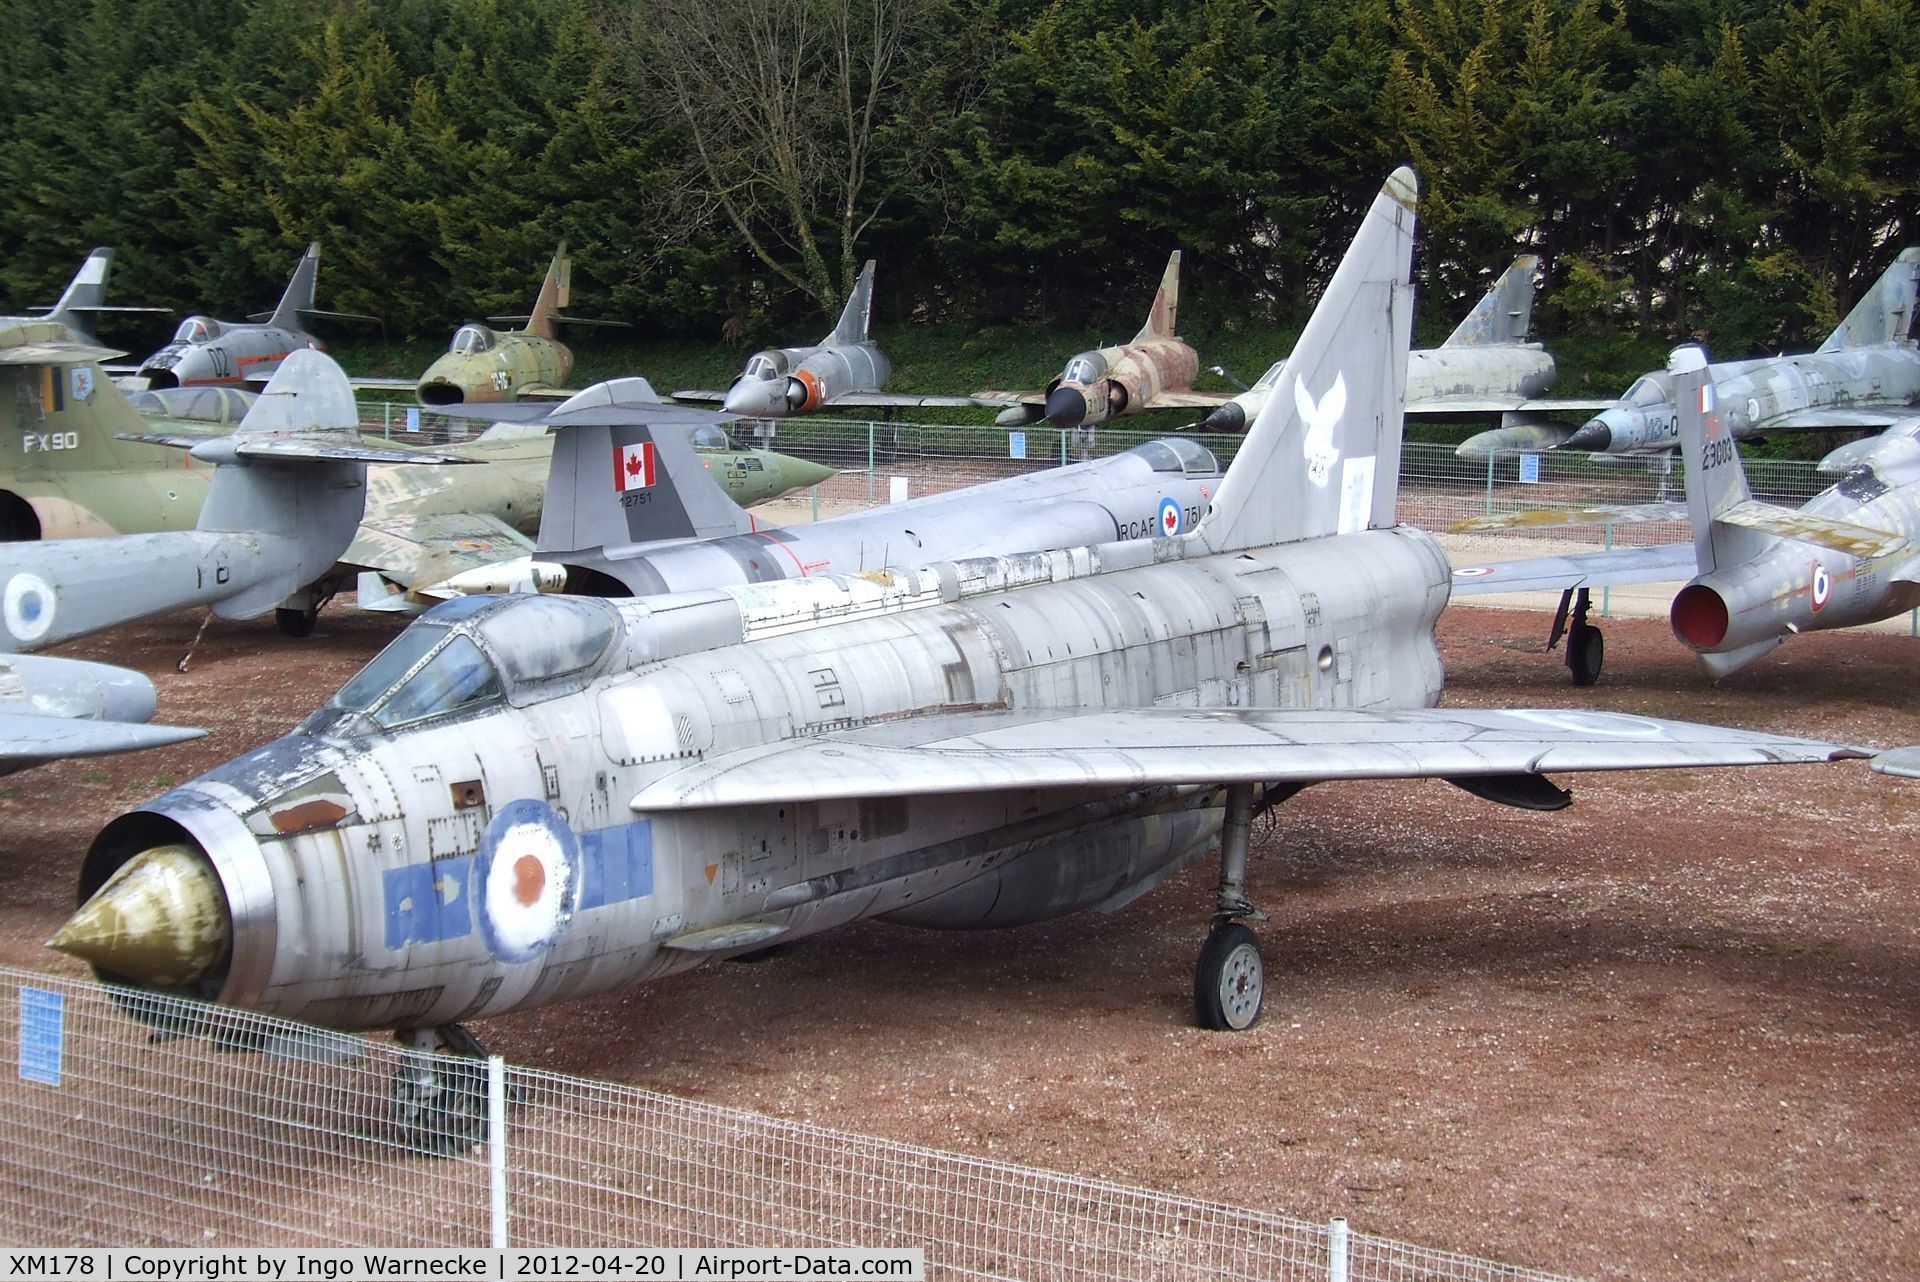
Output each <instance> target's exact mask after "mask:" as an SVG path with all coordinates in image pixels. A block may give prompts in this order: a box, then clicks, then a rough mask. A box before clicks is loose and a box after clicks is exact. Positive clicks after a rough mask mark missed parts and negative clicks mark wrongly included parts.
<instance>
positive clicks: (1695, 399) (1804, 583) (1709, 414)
mask: <svg viewBox="0 0 1920 1282" xmlns="http://www.w3.org/2000/svg"><path fill="white" fill-rule="evenodd" d="M1713 368H1714V367H1712V366H1710V365H1708V364H1707V358H1706V355H1705V353H1704V352H1702V351H1701V349H1700V348H1698V347H1691V346H1689V347H1681V348H1677V349H1675V351H1674V353H1673V357H1672V361H1671V363H1670V364H1669V366H1668V368H1667V371H1666V374H1667V385H1668V386H1670V387H1671V388H1672V389H1673V393H1674V396H1675V397H1676V398H1677V400H1678V404H1679V405H1680V410H1679V412H1678V415H1677V424H1676V426H1677V428H1678V431H1679V444H1680V449H1681V453H1682V455H1683V457H1684V458H1685V461H1686V479H1687V504H1686V513H1685V514H1686V515H1687V517H1688V518H1689V519H1691V521H1692V523H1693V542H1692V543H1691V544H1685V543H1672V544H1660V545H1655V546H1652V547H1639V548H1618V549H1613V550H1609V551H1602V552H1588V553H1579V554H1575V555H1572V556H1562V557H1539V558H1530V559H1526V560H1517V561H1504V562H1502V561H1496V562H1492V563H1489V564H1486V565H1477V566H1463V567H1461V568H1460V569H1457V570H1455V571H1454V576H1455V577H1454V589H1453V590H1454V592H1455V594H1456V595H1470V594H1474V593H1481V592H1524V591H1530V590H1534V589H1540V588H1546V589H1559V590H1560V592H1561V599H1560V609H1559V611H1558V613H1557V615H1556V616H1555V620H1554V625H1553V632H1552V634H1551V636H1550V638H1549V641H1548V645H1549V648H1551V647H1552V645H1553V643H1554V642H1557V641H1558V640H1559V639H1560V637H1561V635H1562V634H1563V633H1564V635H1565V636H1566V638H1567V666H1568V667H1569V668H1570V669H1571V670H1572V672H1573V680H1574V684H1576V685H1591V684H1592V683H1593V682H1594V681H1595V680H1596V679H1598V677H1599V675H1600V668H1601V664H1602V662H1603V656H1604V655H1605V653H1606V651H1605V646H1604V643H1603V642H1602V640H1601V638H1600V630H1599V629H1598V628H1596V627H1594V626H1593V625H1591V624H1590V623H1588V622H1587V621H1586V616H1587V610H1588V604H1589V600H1588V593H1589V592H1590V591H1591V590H1592V589H1594V588H1600V587H1617V586H1619V585H1621V584H1627V583H1662V582H1666V581H1667V580H1670V579H1677V578H1686V577H1687V576H1692V577H1691V579H1690V581H1689V582H1688V583H1687V585H1686V586H1685V587H1683V588H1682V589H1681V590H1680V592H1679V595H1677V596H1675V597H1674V599H1673V606H1672V609H1671V610H1670V611H1669V621H1670V622H1671V624H1672V625H1673V633H1674V635H1675V636H1676V637H1678V638H1679V639H1680V640H1681V641H1682V642H1683V643H1684V644H1685V645H1687V646H1688V647H1689V648H1690V649H1692V650H1693V651H1694V652H1695V653H1696V654H1698V655H1699V656H1700V666H1701V668H1702V669H1703V670H1704V671H1705V672H1706V673H1707V674H1708V675H1709V676H1711V677H1713V678H1714V679H1715V680H1719V679H1720V678H1721V677H1724V676H1726V675H1727V674H1729V673H1731V672H1736V671H1738V670H1739V669H1740V668H1743V667H1745V666H1746V665H1747V664H1749V663H1752V662H1753V661H1754V660H1755V659H1757V658H1759V657H1760V656H1762V655H1764V654H1766V653H1767V652H1768V651H1770V650H1772V649H1773V648H1774V647H1775V646H1777V645H1779V644H1780V643H1781V642H1782V641H1784V640H1786V639H1787V637H1788V636H1791V635H1793V634H1795V633H1799V632H1811V631H1815V630H1817V629H1824V628H1849V627H1857V626H1859V625H1861V624H1863V623H1874V622H1877V621H1879V620H1881V619H1890V618H1892V617H1893V616H1895V615H1897V614H1904V613H1905V612H1906V611H1908V610H1911V609H1914V608H1915V607H1916V606H1920V543H1916V542H1915V539H1916V538H1917V537H1920V441H1915V440H1914V439H1913V438H1912V437H1910V436H1906V435H1889V436H1884V437H1879V438H1875V439H1874V440H1873V441H1872V442H1870V444H1871V446H1872V448H1871V449H1870V450H1868V451H1866V452H1865V453H1864V454H1862V455H1861V457H1860V458H1859V460H1858V461H1857V462H1856V463H1855V465H1854V466H1853V468H1852V469H1851V470H1850V471H1848V473H1847V474H1846V475H1845V476H1844V477H1842V478H1841V479H1840V480H1839V482H1838V483H1837V484H1835V485H1834V486H1833V487H1832V488H1831V489H1828V490H1826V491H1825V492H1824V493H1821V494H1818V495H1815V496H1814V497H1813V498H1811V499H1809V500H1808V501H1807V502H1806V503H1805V504H1804V505H1803V506H1801V507H1800V508H1798V509H1791V508H1783V507H1776V506H1774V505H1773V504H1771V503H1762V502H1759V501H1757V500H1755V499H1754V498H1753V495H1752V492H1751V491H1750V490H1749V489H1748V487H1747V477H1746V472H1745V470H1744V469H1743V468H1742V466H1741V463H1740V451H1739V450H1738V449H1737V448H1736V447H1735V446H1734V431H1733V426H1732V424H1733V421H1734V416H1733V415H1732V414H1731V413H1730V412H1729V411H1728V410H1727V409H1726V407H1725V406H1723V405H1722V404H1721V403H1720V400H1719V386H1718V382H1717V380H1716V379H1715V377H1714V374H1713ZM1669 506H1670V505H1667V504H1655V505H1651V506H1650V507H1649V508H1648V509H1647V510H1646V511H1645V512H1644V515H1645V516H1647V517H1651V518H1654V519H1659V518H1663V517H1667V516H1670V515H1673V513H1670V512H1669V510H1668V509H1669ZM1555 515H1556V514H1552V513H1537V512H1523V513H1517V514H1511V515H1506V516H1497V517H1483V518H1479V519H1476V520H1473V521H1469V522H1465V523H1463V525H1462V526H1461V527H1459V528H1462V529H1471V530H1474V531H1489V530H1497V529H1502V528H1506V527H1509V526H1515V525H1525V526H1528V527H1532V528H1539V527H1541V526H1545V525H1550V524H1553V523H1555V522H1554V520H1553V519H1552V518H1553V517H1554V516H1555ZM1561 515H1563V516H1564V517H1565V521H1564V523H1575V522H1579V523H1588V522H1596V521H1606V520H1613V521H1619V520H1631V519H1635V518H1636V517H1640V516H1642V515H1643V513H1642V511H1641V510H1640V509H1635V508H1591V509H1584V510H1581V511H1577V512H1568V513H1565V514H1561Z"/></svg>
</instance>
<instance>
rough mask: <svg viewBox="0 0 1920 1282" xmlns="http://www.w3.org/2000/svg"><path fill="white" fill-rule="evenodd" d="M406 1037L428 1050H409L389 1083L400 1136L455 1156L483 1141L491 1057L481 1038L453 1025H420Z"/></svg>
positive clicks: (420, 1146) (408, 1143)
mask: <svg viewBox="0 0 1920 1282" xmlns="http://www.w3.org/2000/svg"><path fill="white" fill-rule="evenodd" d="M422 1034H425V1035H424V1036H423V1035H422ZM402 1041H403V1044H410V1046H411V1047H412V1049H415V1050H418V1051H422V1052H425V1053H422V1054H415V1055H407V1056H405V1058H404V1060H403V1062H402V1063H401V1064H400V1066H399V1067H398V1068H396V1069H394V1070H393V1079H392V1081H391V1082H389V1083H388V1089H389V1090H390V1092H391V1093H392V1098H393V1112H392V1114H391V1116H392V1118H393V1124H394V1127H395V1129H396V1130H397V1131H398V1132H399V1138H400V1142H401V1143H402V1144H405V1145H406V1146H407V1147H408V1148H411V1149H415V1150H417V1151H419V1152H422V1153H430V1154H433V1155H434V1156H436V1157H453V1156H456V1155H458V1154H461V1153H466V1152H470V1151H471V1150H472V1149H473V1147H474V1146H475V1145H476V1144H481V1143H484V1142H485V1141H486V1138H487V1062H486V1049H485V1048H484V1047H482V1046H481V1045H480V1042H479V1040H478V1039H477V1038H475V1037H474V1036H473V1034H471V1033H469V1032H467V1030H466V1029H464V1028H460V1027H458V1026H449V1027H447V1028H444V1029H434V1030H416V1031H415V1032H414V1034H413V1035H411V1036H403V1037H402ZM430 1046H431V1049H430Z"/></svg>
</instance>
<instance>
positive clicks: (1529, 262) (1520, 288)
mask: <svg viewBox="0 0 1920 1282" xmlns="http://www.w3.org/2000/svg"><path fill="white" fill-rule="evenodd" d="M1539 267H1540V260H1539V259H1538V258H1537V257H1535V256H1534V255H1532V254H1522V255H1520V257H1518V258H1516V259H1514V260H1513V266H1511V267H1509V268H1507V270H1505V271H1504V272H1501V273H1500V279H1498V280H1496V281H1494V282H1493V288H1492V289H1489V290H1488V291H1487V295H1486V297H1485V298H1482V299H1481V300H1480V301H1479V302H1477V303H1475V304H1474V305H1473V310H1472V311H1470V312H1468V313H1467V318H1466V319H1465V320H1463V321H1461V322H1460V325H1459V328H1457V329H1455V330H1454V331H1453V333H1451V334H1449V335H1447V341H1446V342H1444V343H1442V344H1440V346H1442V347H1485V346H1490V345H1493V344H1504V343H1524V342H1526V341H1527V329H1528V328H1529V327H1530V326H1531V325H1532V324H1533V284H1534V273H1535V272H1536V271H1538V270H1539Z"/></svg>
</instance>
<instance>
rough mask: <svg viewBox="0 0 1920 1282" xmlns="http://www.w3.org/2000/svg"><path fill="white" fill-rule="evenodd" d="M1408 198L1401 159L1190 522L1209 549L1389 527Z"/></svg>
mask: <svg viewBox="0 0 1920 1282" xmlns="http://www.w3.org/2000/svg"><path fill="white" fill-rule="evenodd" d="M1418 199H1419V183H1418V180H1417V179H1415V177H1414V175H1413V171H1412V170H1411V169H1408V168H1405V167H1402V168H1399V169H1396V170H1394V171H1393V173H1392V174H1390V175H1389V176H1388V178H1387V181H1386V185H1385V186H1383V187H1382V188H1381V189H1380V194H1379V195H1378V196H1376V197H1375V198H1374V201H1373V206H1372V207H1371V208H1370V209H1368V210H1367V213H1366V217H1365V218H1363V219H1362V220H1361V223H1360V230H1359V231H1358V232H1357V233H1356V234H1355V235H1354V238H1353V244H1352V246H1351V247H1350V248H1349V249H1348V250H1347V256H1346V257H1345V258H1344V259H1342V260H1341V262H1340V266H1339V269H1338V270H1336V271H1335V272H1334V274H1333V279H1332V280H1331V281H1328V282H1327V288H1326V290H1325V292H1323V293H1322V294H1321V295H1320V305H1319V306H1318V307H1316V308H1315V309H1314V312H1313V317H1312V319H1310V320H1309V321H1308V322H1307V327H1306V329H1305V330H1303V331H1302V332H1301V334H1300V339H1299V341H1298V342H1297V343H1295V344H1294V348H1293V354H1292V355H1291V356H1289V357H1288V358H1287V364H1286V368H1285V370H1284V371H1282V373H1281V375H1280V378H1279V381H1278V382H1277V383H1275V385H1274V389H1273V395H1272V396H1270V397H1268V398H1267V403H1266V405H1265V406H1264V407H1263V408H1262V409H1261V411H1260V414H1259V417H1257V418H1255V419H1254V421H1253V427H1252V429H1251V430H1249V431H1248V433H1247V439H1246V441H1245V442H1244V443H1243V444H1242V445H1241V447H1240V452H1239V453H1238V454H1237V455H1235V456H1234V460H1233V465H1232V466H1231V467H1229V468H1228V469H1227V475H1226V479H1224V480H1222V481H1221V482H1220V489H1219V492H1218V493H1217V494H1216V495H1215V496H1214V500H1213V510H1212V511H1211V512H1210V513H1209V514H1208V515H1207V517H1206V518H1205V519H1204V520H1203V521H1202V522H1201V523H1200V529H1199V531H1198V532H1197V537H1198V538H1199V539H1200V540H1201V542H1202V543H1203V544H1204V545H1205V546H1206V547H1207V548H1208V549H1209V550H1210V551H1214V552H1227V551H1233V550H1235V549H1239V548H1249V547H1264V546H1267V545H1269V544H1273V543H1286V542H1291V541H1293V540H1296V539H1310V538H1317V537H1320V536H1322V535H1328V534H1350V533H1354V532H1357V531H1360V530H1364V529H1368V528H1371V527H1383V526H1390V525H1392V524H1393V523H1394V503H1395V500H1396V498H1397V497H1398V491H1399V477H1400V429H1401V423H1402V420H1403V418H1404V416H1405V411H1406V391H1407V348H1408V345H1409V343H1410V341H1411V339H1412V336H1413V286H1412V284H1411V283H1410V281H1409V279H1408V268H1409V267H1410V265H1411V263H1412V260H1413V225H1414V209H1415V205H1416V203H1417V202H1418Z"/></svg>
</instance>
